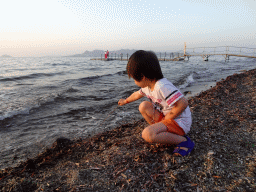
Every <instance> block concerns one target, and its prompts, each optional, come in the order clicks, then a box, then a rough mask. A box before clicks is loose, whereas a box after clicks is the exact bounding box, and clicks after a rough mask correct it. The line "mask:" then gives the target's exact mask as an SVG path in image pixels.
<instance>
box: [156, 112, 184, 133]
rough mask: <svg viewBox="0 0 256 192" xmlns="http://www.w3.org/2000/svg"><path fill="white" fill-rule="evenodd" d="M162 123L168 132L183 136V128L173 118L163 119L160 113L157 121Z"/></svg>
mask: <svg viewBox="0 0 256 192" xmlns="http://www.w3.org/2000/svg"><path fill="white" fill-rule="evenodd" d="M159 122H161V123H163V124H164V125H165V126H166V127H167V130H168V132H170V133H174V134H176V135H181V136H184V135H185V132H184V130H183V129H182V128H181V127H180V126H179V124H178V123H177V122H176V121H175V120H173V119H165V117H164V115H163V114H162V113H161V117H160V120H159V121H158V122H157V123H159Z"/></svg>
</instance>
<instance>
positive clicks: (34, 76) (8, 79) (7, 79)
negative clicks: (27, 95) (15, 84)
mask: <svg viewBox="0 0 256 192" xmlns="http://www.w3.org/2000/svg"><path fill="white" fill-rule="evenodd" d="M54 75H62V73H34V74H30V75H25V76H20V77H12V78H3V79H0V81H2V82H6V81H18V80H25V79H35V78H39V77H50V76H54Z"/></svg>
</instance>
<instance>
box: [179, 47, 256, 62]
mask: <svg viewBox="0 0 256 192" xmlns="http://www.w3.org/2000/svg"><path fill="white" fill-rule="evenodd" d="M213 55H222V56H224V57H225V60H229V57H231V56H235V57H248V58H256V48H248V47H235V46H218V47H195V48H186V46H185V48H184V54H183V56H182V57H183V58H184V59H185V58H186V57H187V58H188V59H189V57H192V56H201V57H203V59H204V60H208V58H209V57H210V56H213Z"/></svg>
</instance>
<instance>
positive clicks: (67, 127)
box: [0, 57, 255, 168]
mask: <svg viewBox="0 0 256 192" xmlns="http://www.w3.org/2000/svg"><path fill="white" fill-rule="evenodd" d="M126 64H127V62H126V61H107V62H106V61H94V60H93V61H92V60H90V59H89V58H81V57H80V58H74V57H59V58H47V57H45V58H0V66H1V71H0V122H1V124H0V134H1V140H0V147H1V158H0V159H2V160H1V161H0V163H1V164H0V167H1V168H4V167H6V166H9V165H12V164H15V163H17V162H18V161H20V160H21V159H23V160H26V158H27V157H28V155H29V156H33V155H35V154H36V153H39V152H41V151H42V148H43V147H46V146H49V145H51V144H52V143H53V142H54V141H55V140H56V138H58V137H61V136H64V137H67V138H71V139H72V138H74V137H86V136H88V135H90V134H93V133H95V132H98V131H104V130H106V129H110V128H113V127H115V126H117V125H119V124H121V123H124V122H128V121H129V122H131V121H132V120H137V119H139V118H141V116H140V114H139V111H138V105H139V103H140V102H141V101H136V102H134V103H132V104H129V105H126V106H123V107H118V108H117V110H115V111H114V113H112V114H111V115H110V116H109V117H108V118H107V120H106V121H105V122H104V124H103V125H102V126H99V125H100V124H101V123H102V121H103V120H104V119H105V118H106V117H107V116H108V114H109V113H110V112H111V111H112V110H113V109H114V108H116V106H117V102H118V100H119V99H120V98H126V97H128V96H129V95H130V94H131V93H132V92H134V91H136V90H138V89H139V88H138V87H137V86H136V85H135V84H134V82H133V80H132V79H129V78H128V76H127V74H126V72H125V70H126ZM160 64H161V67H162V70H163V73H164V76H165V77H166V78H168V79H169V80H171V81H172V82H173V83H174V84H175V85H176V86H178V87H179V88H180V89H181V90H182V91H183V92H184V91H192V93H193V92H194V90H197V89H196V88H198V87H199V88H200V90H201V89H203V88H204V89H205V88H206V87H205V85H207V84H209V83H210V82H215V81H216V80H217V81H218V80H220V79H221V78H225V77H226V76H228V75H232V74H233V73H237V72H240V71H241V70H243V69H246V70H248V69H252V68H255V59H244V58H234V59H231V60H230V61H229V62H225V61H224V59H223V58H210V59H209V61H208V62H204V61H202V59H201V58H196V57H195V58H190V61H185V62H171V61H170V62H167V61H165V62H161V63H160ZM207 88H209V87H207ZM14 156H16V157H15V158H14ZM13 158H14V159H13ZM15 159H16V160H15Z"/></svg>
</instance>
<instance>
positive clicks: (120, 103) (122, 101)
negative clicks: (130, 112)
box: [118, 99, 127, 106]
mask: <svg viewBox="0 0 256 192" xmlns="http://www.w3.org/2000/svg"><path fill="white" fill-rule="evenodd" d="M125 104H127V102H126V100H125V99H120V100H119V101H118V105H120V106H122V105H125Z"/></svg>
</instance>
